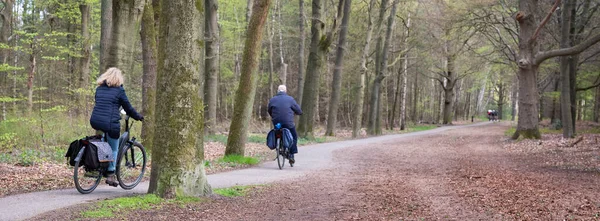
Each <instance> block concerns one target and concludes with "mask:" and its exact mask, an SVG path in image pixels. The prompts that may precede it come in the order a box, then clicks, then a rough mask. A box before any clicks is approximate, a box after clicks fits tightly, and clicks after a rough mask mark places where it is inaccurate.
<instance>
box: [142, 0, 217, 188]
mask: <svg viewBox="0 0 600 221" xmlns="http://www.w3.org/2000/svg"><path fill="white" fill-rule="evenodd" d="M198 1H200V0H163V1H162V2H161V6H162V8H161V15H160V19H161V21H160V28H159V30H160V44H159V54H158V69H159V72H158V76H157V78H158V79H157V89H158V90H159V91H161V93H158V96H157V106H156V116H157V118H156V131H160V133H156V136H155V139H154V144H155V145H156V146H159V147H161V148H155V149H154V150H153V154H152V170H158V172H157V176H156V177H154V179H153V180H151V181H150V183H151V184H152V183H154V185H151V186H153V187H156V188H155V189H150V190H149V192H150V193H156V194H157V195H159V196H160V197H163V198H174V197H180V196H203V195H207V194H210V193H211V188H210V186H209V184H208V181H207V178H206V174H205V171H204V163H203V160H204V148H203V128H204V125H203V116H202V113H203V107H202V105H203V104H202V99H201V98H200V97H199V96H198V90H199V85H198V78H199V77H200V73H198V72H199V70H200V67H199V62H198V60H199V59H200V53H201V49H200V47H199V44H198V43H197V42H199V41H201V40H202V37H201V35H200V27H201V24H200V21H202V20H201V13H202V11H201V7H197V6H198V5H201V2H198Z"/></svg>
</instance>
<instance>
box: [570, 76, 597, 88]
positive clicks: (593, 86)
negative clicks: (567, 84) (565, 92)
mask: <svg viewBox="0 0 600 221" xmlns="http://www.w3.org/2000/svg"><path fill="white" fill-rule="evenodd" d="M598 86H600V75H598V77H596V80H595V81H594V84H593V85H592V86H589V87H583V88H577V89H575V91H587V90H589V89H592V88H596V87H598Z"/></svg>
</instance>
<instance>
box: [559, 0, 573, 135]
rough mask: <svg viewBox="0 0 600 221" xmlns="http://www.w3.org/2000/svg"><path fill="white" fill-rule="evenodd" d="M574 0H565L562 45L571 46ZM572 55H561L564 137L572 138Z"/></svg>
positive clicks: (561, 98) (561, 99)
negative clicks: (570, 69)
mask: <svg viewBox="0 0 600 221" xmlns="http://www.w3.org/2000/svg"><path fill="white" fill-rule="evenodd" d="M574 4H575V1H574V0H563V7H562V8H561V10H560V11H561V14H562V15H561V39H560V47H561V48H568V47H569V46H570V38H571V33H570V32H571V13H572V11H571V9H572V8H574ZM570 59H572V58H571V57H570V56H562V57H560V80H561V91H560V111H561V122H562V129H563V137H564V138H572V137H573V136H574V135H575V132H574V125H573V121H574V120H573V118H572V114H571V111H573V109H572V108H571V104H572V103H571V83H573V82H571V79H570V78H571V75H570V73H569V65H570Z"/></svg>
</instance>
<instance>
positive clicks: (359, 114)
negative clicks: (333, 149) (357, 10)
mask: <svg viewBox="0 0 600 221" xmlns="http://www.w3.org/2000/svg"><path fill="white" fill-rule="evenodd" d="M375 2H376V0H371V1H369V7H368V9H367V10H368V13H367V33H366V39H365V46H364V47H363V50H362V53H361V56H360V75H359V76H360V77H359V79H358V82H359V84H358V86H357V87H356V89H355V90H356V92H355V94H356V95H355V96H356V110H355V111H354V116H353V118H352V119H353V120H354V124H353V125H352V137H354V138H355V137H358V134H359V132H360V129H361V124H362V118H363V105H364V100H365V98H364V97H365V84H366V83H365V82H366V76H367V72H368V70H369V69H368V68H367V61H368V59H369V53H370V50H371V38H372V37H373V19H372V15H371V14H372V12H373V7H374V6H375Z"/></svg>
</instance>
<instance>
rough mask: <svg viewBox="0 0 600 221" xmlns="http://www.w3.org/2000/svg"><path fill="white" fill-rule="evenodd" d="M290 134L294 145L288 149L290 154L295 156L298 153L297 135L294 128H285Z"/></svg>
mask: <svg viewBox="0 0 600 221" xmlns="http://www.w3.org/2000/svg"><path fill="white" fill-rule="evenodd" d="M287 129H288V130H290V133H292V137H293V138H294V143H293V144H292V147H291V148H290V153H292V154H296V153H298V134H297V133H296V127H291V128H287Z"/></svg>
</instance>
